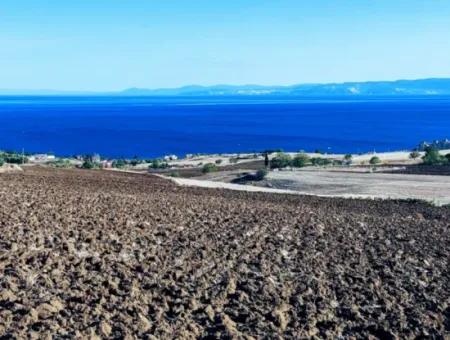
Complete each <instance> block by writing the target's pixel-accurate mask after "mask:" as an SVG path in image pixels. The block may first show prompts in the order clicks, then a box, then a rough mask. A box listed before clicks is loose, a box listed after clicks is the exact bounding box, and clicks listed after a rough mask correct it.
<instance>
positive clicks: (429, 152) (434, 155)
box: [422, 147, 448, 165]
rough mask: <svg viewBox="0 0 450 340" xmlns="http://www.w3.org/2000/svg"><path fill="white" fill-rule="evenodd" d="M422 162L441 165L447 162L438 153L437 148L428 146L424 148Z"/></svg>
mask: <svg viewBox="0 0 450 340" xmlns="http://www.w3.org/2000/svg"><path fill="white" fill-rule="evenodd" d="M422 160H423V164H425V165H442V164H447V162H448V159H447V158H446V157H444V156H441V155H440V154H439V150H438V149H435V148H432V147H428V148H426V149H425V156H423V157H422Z"/></svg>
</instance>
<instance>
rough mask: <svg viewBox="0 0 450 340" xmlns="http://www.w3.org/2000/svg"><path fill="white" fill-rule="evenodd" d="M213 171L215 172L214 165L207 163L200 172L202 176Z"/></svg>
mask: <svg viewBox="0 0 450 340" xmlns="http://www.w3.org/2000/svg"><path fill="white" fill-rule="evenodd" d="M214 171H217V166H216V165H215V164H213V163H207V164H205V165H203V168H202V172H203V173H204V174H207V173H210V172H214Z"/></svg>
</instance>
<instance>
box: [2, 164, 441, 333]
mask: <svg viewBox="0 0 450 340" xmlns="http://www.w3.org/2000/svg"><path fill="white" fill-rule="evenodd" d="M449 224H450V209H449V208H435V207H431V206H428V205H425V204H421V203H418V202H399V201H386V202H383V201H367V200H346V199H327V198H317V197H301V196H289V195H274V194H266V193H245V192H232V191H225V190H218V189H217V190H214V189H200V188H198V189H196V188H183V187H177V186H175V185H174V184H173V183H171V182H169V181H166V180H164V179H161V178H156V177H153V176H148V175H133V174H126V173H112V172H101V171H82V170H57V169H43V168H29V169H28V168H27V169H26V170H25V171H24V172H22V173H10V174H1V175H0V335H1V336H5V337H12V338H46V337H47V336H51V335H52V336H54V337H56V338H64V337H68V338H73V337H77V338H89V337H90V338H92V339H96V338H127V339H133V338H142V337H143V338H151V336H154V337H156V338H203V337H211V338H243V339H252V338H277V337H283V338H310V337H318V338H336V337H351V336H356V337H357V338H368V337H370V336H372V337H378V338H395V337H399V338H415V337H425V338H429V337H431V338H432V337H434V338H444V337H446V336H449V334H450V293H449V292H450V290H449V287H450V271H449V258H450V229H449Z"/></svg>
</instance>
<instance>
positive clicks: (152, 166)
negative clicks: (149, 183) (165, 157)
mask: <svg viewBox="0 0 450 340" xmlns="http://www.w3.org/2000/svg"><path fill="white" fill-rule="evenodd" d="M168 167H169V164H167V162H162V161H160V160H158V159H154V160H153V161H152V162H151V163H150V165H149V168H150V169H167V168H168Z"/></svg>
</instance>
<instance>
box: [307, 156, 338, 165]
mask: <svg viewBox="0 0 450 340" xmlns="http://www.w3.org/2000/svg"><path fill="white" fill-rule="evenodd" d="M311 164H312V165H315V166H325V165H330V164H333V161H332V160H330V159H328V158H322V157H313V158H311Z"/></svg>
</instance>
